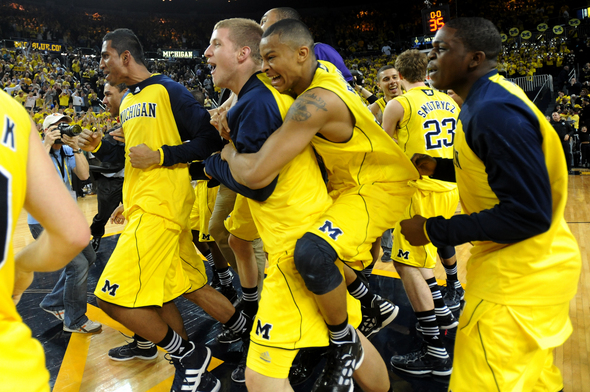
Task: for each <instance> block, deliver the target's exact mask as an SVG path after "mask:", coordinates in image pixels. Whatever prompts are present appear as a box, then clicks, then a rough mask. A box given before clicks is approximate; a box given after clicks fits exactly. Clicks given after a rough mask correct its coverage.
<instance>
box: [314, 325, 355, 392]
mask: <svg viewBox="0 0 590 392" xmlns="http://www.w3.org/2000/svg"><path fill="white" fill-rule="evenodd" d="M352 336H353V342H352V343H343V344H334V343H332V342H330V346H329V347H328V354H327V357H328V359H327V361H326V366H325V367H324V370H322V374H320V377H319V378H318V380H317V381H316V382H315V384H314V385H313V388H312V389H311V390H312V392H352V391H353V390H354V383H353V381H352V374H353V373H354V371H355V370H356V369H358V368H359V366H361V364H362V363H363V359H364V352H363V346H362V345H361V342H360V340H359V337H358V335H357V333H356V331H353V335H352Z"/></svg>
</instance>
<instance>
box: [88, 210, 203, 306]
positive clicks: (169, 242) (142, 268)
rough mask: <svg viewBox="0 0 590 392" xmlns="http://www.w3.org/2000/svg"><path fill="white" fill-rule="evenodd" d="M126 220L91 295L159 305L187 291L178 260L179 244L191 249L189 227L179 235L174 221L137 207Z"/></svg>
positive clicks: (132, 303) (129, 303) (112, 300)
mask: <svg viewBox="0 0 590 392" xmlns="http://www.w3.org/2000/svg"><path fill="white" fill-rule="evenodd" d="M128 220H129V221H128V223H127V226H125V229H124V230H123V232H122V233H121V235H120V237H119V241H118V242H117V246H116V247H115V250H114V251H113V253H112V255H111V258H110V259H109V261H108V263H107V265H106V266H105V268H104V271H103V272H102V275H101V276H100V279H99V280H98V283H97V284H96V290H95V291H94V294H95V295H96V296H97V297H98V298H100V299H101V300H103V301H105V302H110V303H113V304H115V305H119V306H123V307H127V308H138V307H143V306H162V304H164V303H166V302H169V301H172V300H173V299H175V298H177V297H178V296H180V295H182V294H184V293H185V292H186V291H187V290H189V289H190V288H191V283H190V281H189V279H188V277H187V276H186V275H185V273H184V271H183V266H182V260H181V255H183V253H184V251H183V252H181V246H184V247H185V249H191V248H192V249H193V250H194V245H193V244H192V241H191V240H190V237H191V236H190V234H189V233H188V230H185V232H186V233H185V235H182V236H181V233H182V231H181V229H180V227H179V226H178V225H177V224H175V223H174V222H171V221H169V220H167V219H164V218H162V217H159V216H157V215H153V214H148V213H146V212H144V211H142V210H140V209H138V210H136V211H134V212H133V213H131V215H130V216H129V217H128ZM181 239H182V241H183V243H182V244H181ZM187 241H188V243H187ZM189 245H190V248H188V246H189ZM186 252H190V250H187V251H186ZM194 253H195V256H196V257H198V255H197V253H196V250H194Z"/></svg>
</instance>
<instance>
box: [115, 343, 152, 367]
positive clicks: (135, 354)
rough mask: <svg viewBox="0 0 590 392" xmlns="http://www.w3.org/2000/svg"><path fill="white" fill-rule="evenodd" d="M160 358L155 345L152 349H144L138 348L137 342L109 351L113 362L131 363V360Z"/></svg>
mask: <svg viewBox="0 0 590 392" xmlns="http://www.w3.org/2000/svg"><path fill="white" fill-rule="evenodd" d="M157 356H158V348H157V347H156V346H155V345H153V346H152V347H150V348H146V349H142V348H139V347H137V340H135V339H134V340H133V341H132V342H130V343H127V344H126V345H124V346H120V347H115V348H111V349H110V350H109V358H110V359H112V360H113V361H120V362H122V361H129V360H131V359H134V358H137V359H143V360H146V361H147V360H149V359H154V358H156V357H157Z"/></svg>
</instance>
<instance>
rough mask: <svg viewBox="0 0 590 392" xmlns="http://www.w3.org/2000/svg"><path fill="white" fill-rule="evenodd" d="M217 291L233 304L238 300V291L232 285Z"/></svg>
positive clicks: (221, 287)
mask: <svg viewBox="0 0 590 392" xmlns="http://www.w3.org/2000/svg"><path fill="white" fill-rule="evenodd" d="M216 290H217V291H219V292H220V293H221V294H223V296H224V297H225V298H227V299H229V302H231V303H232V304H233V303H234V301H235V300H237V299H238V292H237V291H236V289H234V286H233V285H231V284H229V285H227V286H223V285H221V286H220V287H219V288H218V289H216Z"/></svg>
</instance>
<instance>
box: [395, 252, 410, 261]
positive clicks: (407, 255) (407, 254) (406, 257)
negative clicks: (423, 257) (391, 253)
mask: <svg viewBox="0 0 590 392" xmlns="http://www.w3.org/2000/svg"><path fill="white" fill-rule="evenodd" d="M397 257H399V258H402V259H404V260H409V259H410V251H409V250H406V251H405V252H404V250H403V249H398V251H397Z"/></svg>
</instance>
